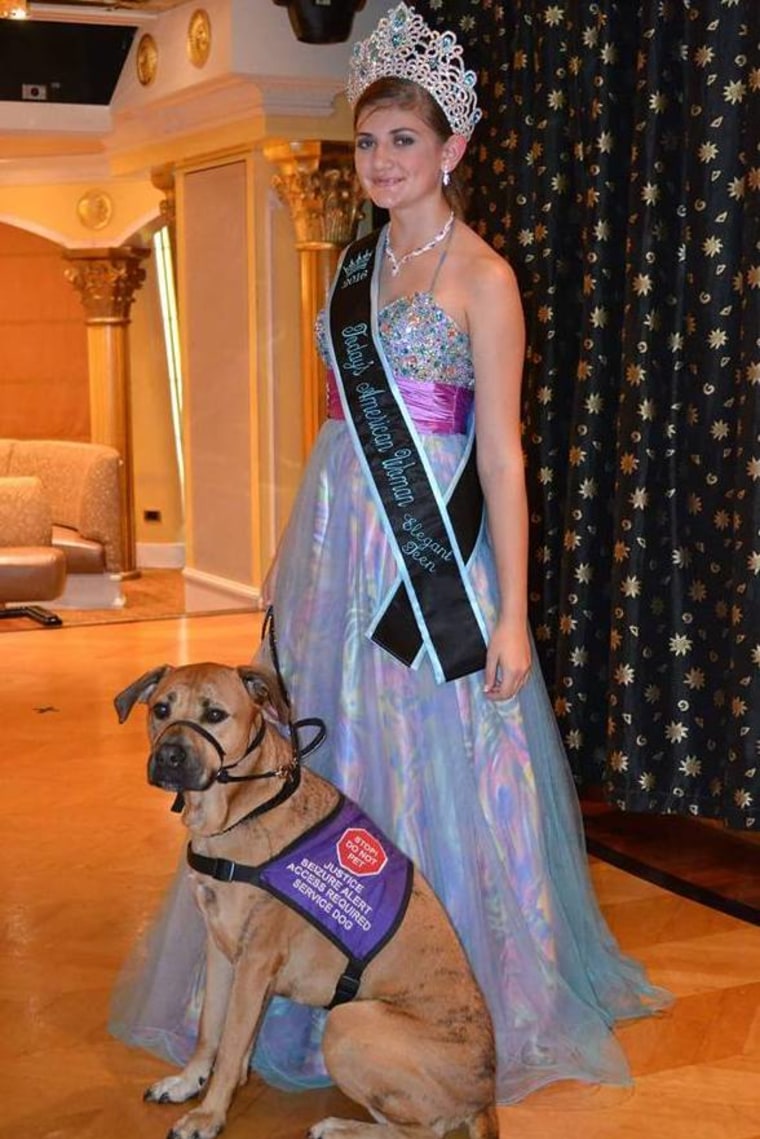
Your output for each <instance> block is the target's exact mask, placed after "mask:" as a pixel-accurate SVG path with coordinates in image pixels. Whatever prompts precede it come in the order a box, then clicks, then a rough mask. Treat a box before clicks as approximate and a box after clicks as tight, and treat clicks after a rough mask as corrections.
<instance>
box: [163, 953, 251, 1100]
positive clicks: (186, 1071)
mask: <svg viewBox="0 0 760 1139" xmlns="http://www.w3.org/2000/svg"><path fill="white" fill-rule="evenodd" d="M233 977H234V967H233V965H232V964H231V962H230V961H228V960H227V958H226V957H225V956H224V954H223V953H222V952H221V950H220V949H219V948H218V946H217V945H216V943H215V942H214V939H213V938H212V937H211V936H210V935H209V938H208V944H207V946H206V984H205V991H204V995H203V1007H202V1009H201V1019H200V1025H199V1029H198V1043H197V1044H196V1046H195V1052H194V1053H193V1055H192V1057H191V1058H190V1060H189V1061H188V1063H187V1064H186V1066H185V1067H184V1068H183V1070H182V1071H181V1072H180V1074H179V1075H178V1076H167V1077H166V1079H163V1080H159V1081H158V1083H155V1084H153V1085H152V1086H151V1087H149V1088H148V1090H147V1091H146V1093H145V1099H146V1100H147V1101H148V1102H150V1103H184V1102H185V1101H186V1100H188V1099H192V1098H193V1097H194V1096H197V1095H198V1094H199V1093H200V1092H201V1091H202V1089H203V1088H204V1087H205V1085H206V1084H207V1082H208V1078H209V1076H210V1075H211V1071H212V1069H213V1067H214V1061H215V1059H216V1054H217V1051H218V1049H219V1041H220V1039H221V1036H222V1029H223V1028H224V1021H225V1017H226V1015H227V1006H228V1003H229V999H230V989H231V988H232V980H233Z"/></svg>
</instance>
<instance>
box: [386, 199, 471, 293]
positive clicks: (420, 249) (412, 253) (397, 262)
mask: <svg viewBox="0 0 760 1139" xmlns="http://www.w3.org/2000/svg"><path fill="white" fill-rule="evenodd" d="M453 224H454V211H453V210H452V211H451V213H450V214H449V216H448V219H447V221H446V224H445V225H444V227H443V229H441V230H439V231H438V233H437V234H436V235H435V237H431V239H430V241H426V242H425V244H424V245H418V246H417V248H416V249H410V250H409V252H408V253H405V254H404V256H403V257H397V256H396V254H395V253H394V252H393V248H392V246H391V232H390V230H388V236H387V237H386V239H385V256H386V257H387V258H388V260H389V261H390V263H391V276H392V277H398V275H399V273H400V272H401V269H402V268H403V266H404V265H405V264H406V263H407V261H411V259H412V258H413V257H419V256H420V255H421V254H422V253H427V252H428V250H430V249H435V247H436V245H439V244H440V243H441V242H442V241H443V239H444V238H445V237H447V236H448V233H449V230H450V229H451V227H452V225H453Z"/></svg>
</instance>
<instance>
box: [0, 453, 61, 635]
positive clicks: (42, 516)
mask: <svg viewBox="0 0 760 1139" xmlns="http://www.w3.org/2000/svg"><path fill="white" fill-rule="evenodd" d="M52 536H53V527H52V520H51V514H50V505H49V503H48V501H47V499H46V497H45V494H44V491H43V489H42V483H41V481H40V480H39V479H38V478H33V477H28V476H18V477H15V476H7V477H4V478H0V618H2V617H30V618H31V619H32V620H33V621H38V622H39V623H40V624H41V625H50V626H55V625H61V624H62V621H61V618H60V617H58V616H57V614H55V613H52V612H51V611H50V610H49V609H47V608H46V607H44V606H42V605H39V604H37V602H40V601H52V600H53V599H54V598H56V597H58V596H60V594H61V593H63V590H64V587H65V585H66V556H65V554H64V553H63V551H62V550H58V549H55V548H54V547H53V545H52Z"/></svg>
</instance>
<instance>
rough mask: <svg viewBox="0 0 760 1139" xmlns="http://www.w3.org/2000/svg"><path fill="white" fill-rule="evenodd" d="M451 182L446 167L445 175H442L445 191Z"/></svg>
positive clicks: (444, 169)
mask: <svg viewBox="0 0 760 1139" xmlns="http://www.w3.org/2000/svg"><path fill="white" fill-rule="evenodd" d="M450 181H451V175H450V174H449V172H448V170H447V169H446V167H445V166H444V168H443V174H442V175H441V182H442V184H443V188H444V190H445V189H446V187H447V186H448V184H449V182H450Z"/></svg>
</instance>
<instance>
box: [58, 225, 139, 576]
mask: <svg viewBox="0 0 760 1139" xmlns="http://www.w3.org/2000/svg"><path fill="white" fill-rule="evenodd" d="M149 253H150V250H148V249H139V248H132V247H130V246H121V247H119V248H117V249H105V248H101V249H68V250H65V251H64V254H63V256H64V259H65V260H66V261H68V262H69V264H68V265H67V267H66V269H65V270H64V274H65V277H66V280H67V281H70V282H71V284H72V285H73V286H74V288H75V289H76V290H77V292H78V293H79V294H80V297H81V300H82V304H83V305H84V310H85V320H86V322H87V354H88V364H89V375H90V435H91V438H92V441H93V443H106V444H108V446H109V447H115V448H116V450H117V451H118V452H119V454H120V455H121V460H122V462H121V522H122V543H121V545H122V548H121V576H122V577H137V576H138V571H137V560H136V555H135V519H134V495H133V481H132V468H133V463H132V416H131V400H130V386H129V380H130V377H129V321H130V309H131V307H132V301H133V300H134V295H135V293H136V292H137V290H138V289H139V288H140V286H141V285H142V283H143V281H144V280H145V270H144V269H143V268H142V265H141V264H140V263H141V261H143V260H144V259H145V258H146V257H147V256H148V255H149Z"/></svg>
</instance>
